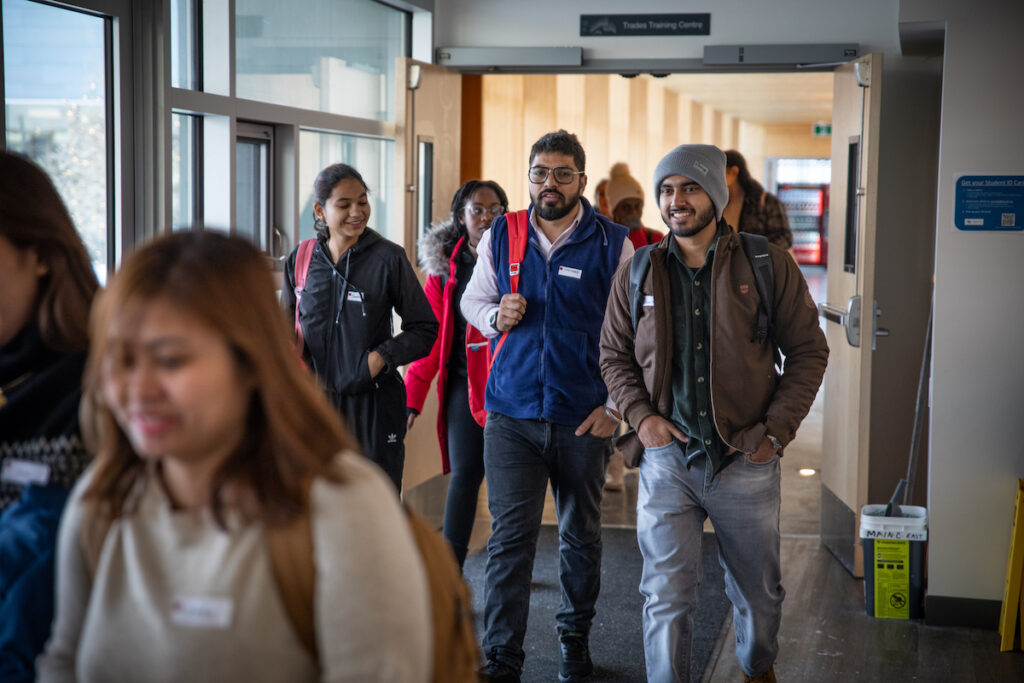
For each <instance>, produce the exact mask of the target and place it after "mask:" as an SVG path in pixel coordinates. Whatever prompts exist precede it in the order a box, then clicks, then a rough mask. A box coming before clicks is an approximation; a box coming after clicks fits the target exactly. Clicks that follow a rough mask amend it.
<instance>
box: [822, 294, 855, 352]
mask: <svg viewBox="0 0 1024 683" xmlns="http://www.w3.org/2000/svg"><path fill="white" fill-rule="evenodd" d="M818 315H819V316H821V317H822V318H824V319H825V320H827V321H829V322H832V323H836V324H837V325H842V326H843V329H844V330H846V341H847V342H849V344H850V346H860V297H859V296H856V295H855V296H851V297H850V300H849V301H847V302H846V310H845V311H844V310H843V309H841V308H839V307H838V306H833V305H831V304H825V303H820V304H818Z"/></svg>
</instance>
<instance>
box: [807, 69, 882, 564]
mask: <svg viewBox="0 0 1024 683" xmlns="http://www.w3.org/2000/svg"><path fill="white" fill-rule="evenodd" d="M881 77H882V58H881V55H878V54H872V55H867V56H865V57H862V58H859V59H857V60H856V61H853V62H850V63H848V64H845V65H843V66H841V67H839V68H838V69H836V71H835V85H834V103H833V115H832V185H831V194H830V201H831V207H830V216H829V227H828V231H829V253H828V303H827V304H822V305H819V309H820V310H821V313H822V315H823V316H824V317H825V318H826V319H827V320H828V323H827V325H826V336H827V338H828V345H829V349H830V356H829V364H828V369H827V370H826V372H825V382H824V392H825V394H824V424H823V443H822V449H823V452H822V502H821V506H822V513H821V515H822V524H821V534H822V543H823V544H824V545H825V546H826V547H827V548H828V549H829V550H830V551H831V552H832V553H833V554H834V555H835V556H836V557H837V558H838V559H839V560H840V561H841V562H842V563H843V564H844V566H846V567H847V569H849V570H850V571H851V572H852V573H853V574H854V575H855V576H863V558H862V554H861V552H860V546H859V544H858V542H857V541H858V539H857V522H858V516H859V514H860V513H859V511H860V508H861V506H862V505H864V504H866V503H867V500H866V498H867V494H868V465H869V457H868V456H869V445H870V438H869V437H870V430H871V420H870V418H871V411H870V401H871V360H872V348H873V346H874V343H875V334H874V327H875V319H876V317H875V303H874V302H875V229H876V222H877V221H876V218H877V205H878V151H879V148H878V143H879V135H878V130H879V120H880V112H881V97H880V95H881V90H882V89H881V85H882V84H881Z"/></svg>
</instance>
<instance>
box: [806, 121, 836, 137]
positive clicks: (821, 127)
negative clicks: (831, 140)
mask: <svg viewBox="0 0 1024 683" xmlns="http://www.w3.org/2000/svg"><path fill="white" fill-rule="evenodd" d="M811 135H813V136H814V137H816V138H827V137H829V136H830V135H832V124H831V123H825V122H824V121H818V122H817V123H815V124H814V125H812V126H811Z"/></svg>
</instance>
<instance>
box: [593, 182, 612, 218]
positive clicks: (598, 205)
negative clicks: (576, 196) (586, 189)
mask: <svg viewBox="0 0 1024 683" xmlns="http://www.w3.org/2000/svg"><path fill="white" fill-rule="evenodd" d="M607 187H608V179H607V178H602V179H601V181H600V182H599V183H598V184H597V187H596V188H594V209H595V210H596V211H597V212H598V213H599V214H601V215H602V216H604V217H605V218H611V217H612V210H611V209H610V208H608V196H607V195H606V194H605V189H606V188H607Z"/></svg>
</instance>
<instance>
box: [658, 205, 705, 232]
mask: <svg viewBox="0 0 1024 683" xmlns="http://www.w3.org/2000/svg"><path fill="white" fill-rule="evenodd" d="M661 220H663V221H664V222H665V227H666V228H668V231H669V232H671V233H672V234H673V235H675V236H676V237H693V236H694V235H699V234H700V233H701V231H703V230H704V228H706V227H708V225H709V224H711V223H713V222H714V220H715V207H714V206H712V207H710V208H709V209H706V210H705V211H704V212H703V213H700V214H698V215H697V219H696V220H695V221H694V223H696V224H697V225H699V226H700V227H699V228H690V229H689V230H681V229H679V228H674V227H672V224H671V223H669V221H667V220H665V217H664V216H662V217H661Z"/></svg>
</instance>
